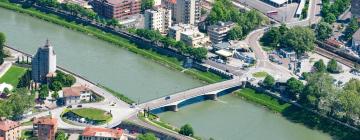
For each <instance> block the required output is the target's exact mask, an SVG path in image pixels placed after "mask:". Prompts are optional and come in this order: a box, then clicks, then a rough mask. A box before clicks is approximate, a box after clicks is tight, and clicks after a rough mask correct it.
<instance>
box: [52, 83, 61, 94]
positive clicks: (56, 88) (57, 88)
mask: <svg viewBox="0 0 360 140" xmlns="http://www.w3.org/2000/svg"><path fill="white" fill-rule="evenodd" d="M49 88H50V89H51V90H52V91H55V92H57V91H60V90H61V89H62V84H61V83H60V82H59V81H54V82H52V83H51V84H50V87H49Z"/></svg>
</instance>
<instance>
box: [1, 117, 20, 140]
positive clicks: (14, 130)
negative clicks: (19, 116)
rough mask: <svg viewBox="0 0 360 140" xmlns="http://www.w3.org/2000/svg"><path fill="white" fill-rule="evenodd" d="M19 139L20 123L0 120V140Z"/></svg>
mask: <svg viewBox="0 0 360 140" xmlns="http://www.w3.org/2000/svg"><path fill="white" fill-rule="evenodd" d="M20 137H21V131H20V123H19V122H15V121H11V120H7V119H5V118H0V139H3V140H18V139H20Z"/></svg>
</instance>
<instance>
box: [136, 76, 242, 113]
mask: <svg viewBox="0 0 360 140" xmlns="http://www.w3.org/2000/svg"><path fill="white" fill-rule="evenodd" d="M240 84H241V79H240V77H235V78H233V79H231V80H227V81H223V82H219V83H215V84H211V85H206V86H203V87H198V88H194V89H190V90H187V91H182V92H179V93H175V94H173V95H170V99H167V100H166V99H165V97H162V98H158V99H155V100H151V101H149V102H145V103H142V104H140V105H139V106H138V107H139V108H141V109H147V108H150V109H155V108H159V107H162V106H165V105H167V104H171V103H175V102H179V101H182V100H187V99H190V98H193V97H197V96H200V95H204V94H206V93H210V92H212V91H217V90H221V89H226V88H231V87H235V86H239V85H240Z"/></svg>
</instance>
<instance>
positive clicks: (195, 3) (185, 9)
mask: <svg viewBox="0 0 360 140" xmlns="http://www.w3.org/2000/svg"><path fill="white" fill-rule="evenodd" d="M175 6H176V8H175V9H176V14H175V23H184V24H192V25H197V23H199V21H200V14H201V12H200V10H201V8H200V7H201V4H200V0H176V4H175Z"/></svg>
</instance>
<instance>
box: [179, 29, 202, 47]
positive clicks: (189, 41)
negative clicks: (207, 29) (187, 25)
mask: <svg viewBox="0 0 360 140" xmlns="http://www.w3.org/2000/svg"><path fill="white" fill-rule="evenodd" d="M180 40H181V41H182V42H184V43H185V44H186V45H188V46H191V47H195V48H198V47H202V45H203V44H205V42H206V41H207V40H206V37H205V34H203V33H201V32H199V31H198V30H187V31H185V32H182V33H181V35H180Z"/></svg>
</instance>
